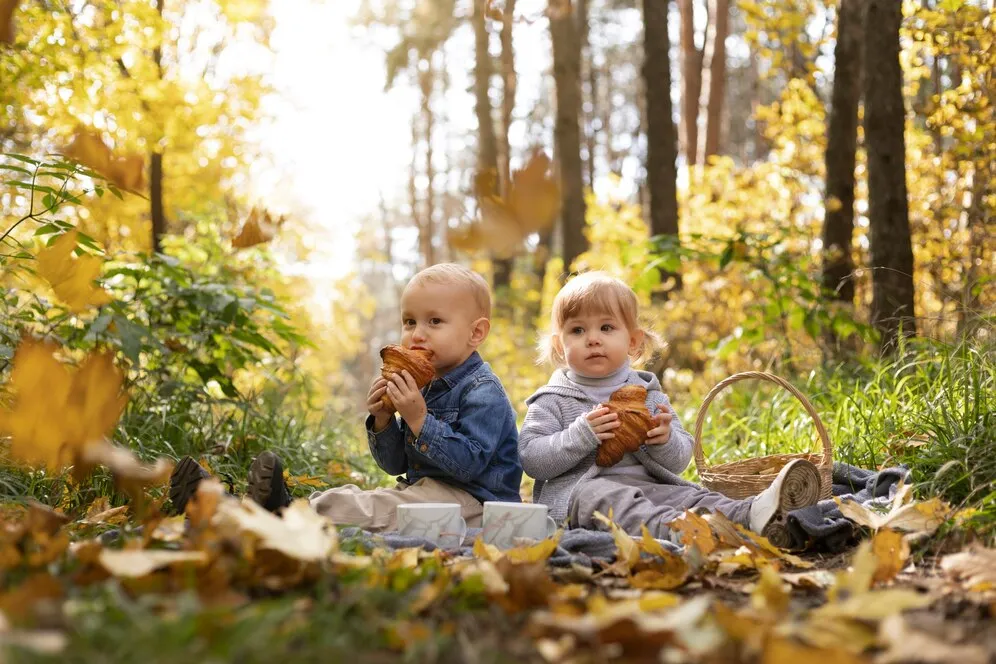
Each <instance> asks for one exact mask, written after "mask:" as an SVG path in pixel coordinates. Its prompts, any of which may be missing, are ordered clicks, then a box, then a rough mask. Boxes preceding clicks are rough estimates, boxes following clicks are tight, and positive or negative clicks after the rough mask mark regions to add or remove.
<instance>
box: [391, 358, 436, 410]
mask: <svg viewBox="0 0 996 664" xmlns="http://www.w3.org/2000/svg"><path fill="white" fill-rule="evenodd" d="M431 357H432V351H428V350H421V349H417V350H412V349H410V348H405V347H404V346H384V347H383V348H381V349H380V359H382V360H383V361H384V366H382V367H381V369H380V375H381V376H383V377H384V378H387V379H390V378H391V376H393V375H394V374H397V373H401V371H402V370H403V369H407V370H408V373H410V374H411V375H412V378H414V379H415V384H416V385H418V388H419V389H422V388H423V387H425V386H426V385H428V384H429V381H430V380H432V377H433V376H434V375H436V370H435V369H434V368H433V366H432V362H430V361H429V358H431ZM380 402H381V403H382V404H384V407H385V408H387V409H388V410H394V402H392V401H391V397H389V396H387V393H385V394H384V396H382V397H381V398H380Z"/></svg>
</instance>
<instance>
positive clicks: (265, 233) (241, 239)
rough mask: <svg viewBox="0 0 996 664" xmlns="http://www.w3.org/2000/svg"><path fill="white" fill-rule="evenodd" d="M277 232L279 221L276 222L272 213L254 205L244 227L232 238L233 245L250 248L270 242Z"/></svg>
mask: <svg viewBox="0 0 996 664" xmlns="http://www.w3.org/2000/svg"><path fill="white" fill-rule="evenodd" d="M276 232H277V223H276V222H274V220H273V218H272V217H271V216H270V213H269V212H267V211H266V210H262V211H261V210H260V209H259V208H256V207H254V208H253V209H252V210H250V211H249V216H248V217H247V218H246V221H245V223H244V224H242V228H240V229H239V232H238V234H237V235H236V236H235V237H234V238H232V246H233V247H235V248H236V249H248V248H249V247H254V246H256V245H257V244H263V243H264V242H269V241H270V240H272V239H273V238H274V236H275V235H276Z"/></svg>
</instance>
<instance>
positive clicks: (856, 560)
mask: <svg viewBox="0 0 996 664" xmlns="http://www.w3.org/2000/svg"><path fill="white" fill-rule="evenodd" d="M877 569H878V558H877V557H876V556H875V552H874V551H872V545H871V542H870V541H868V540H866V541H864V542H862V543H861V544H859V545H858V548H857V550H856V551H855V552H854V556H853V557H852V558H851V566H850V567H849V568H848V569H846V570H844V571H842V572H838V573H837V579H836V582H835V583H834V585H833V587H832V588H830V593H829V598H830V601H831V602H835V601H844V600H846V599H848V598H850V597H854V596H856V595H861V594H864V593H866V592H868V590H869V589H870V588H871V585H872V580H873V579H874V578H875V570H877Z"/></svg>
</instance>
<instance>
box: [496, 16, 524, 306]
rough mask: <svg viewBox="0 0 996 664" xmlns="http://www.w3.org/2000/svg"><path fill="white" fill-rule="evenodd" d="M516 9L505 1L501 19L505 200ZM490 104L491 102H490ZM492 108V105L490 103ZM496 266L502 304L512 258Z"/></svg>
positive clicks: (500, 179)
mask: <svg viewBox="0 0 996 664" xmlns="http://www.w3.org/2000/svg"><path fill="white" fill-rule="evenodd" d="M514 11H515V0H506V2H505V9H504V11H503V12H502V22H501V35H500V37H501V83H502V93H501V136H500V137H499V141H498V145H499V148H498V161H499V162H500V166H499V172H498V176H499V177H498V184H499V187H500V189H499V193H500V194H501V197H502V198H503V199H504V200H506V201H507V200H508V198H509V193H510V192H511V187H512V147H511V145H509V142H508V132H509V131H510V130H511V127H512V113H513V111H514V110H515V91H516V83H517V80H516V76H515V51H514V46H513V44H512V35H513V26H514V23H513V19H514V13H513V12H514ZM489 104H490V102H489ZM489 107H490V106H489ZM492 265H494V279H493V280H494V287H495V294H496V296H497V298H498V301H499V304H501V303H502V302H507V300H508V293H507V289H508V286H509V284H511V282H512V266H513V261H512V259H511V258H496V259H493V260H492Z"/></svg>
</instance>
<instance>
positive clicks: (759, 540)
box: [734, 524, 813, 569]
mask: <svg viewBox="0 0 996 664" xmlns="http://www.w3.org/2000/svg"><path fill="white" fill-rule="evenodd" d="M734 528H735V529H736V531H737V532H738V533H740V537H741V538H742V539H744V540H745V542H746V545H747V546H749V547H753V548H755V549H756V550H758V551H761V552H763V553H765V554H767V555H768V556H770V557H772V558H777V559H779V560H784V561H785V562H787V563H789V564H791V565H793V566H795V567H799V568H801V569H808V568H810V567H812V566H813V563H811V562H808V561H806V560H803V559H802V558H799V557H798V556H794V555H792V554H791V553H788V552H787V551H783V550H782V549H779V548H778V547H777V546H775V545H774V544H772V543H771V542H770V541H769V540H768V538H767V537H765V536H764V535H761V534H760V533H755V532H754V531H753V530H748V529H747V528H744V527H743V526H741V525H740V524H734Z"/></svg>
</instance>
